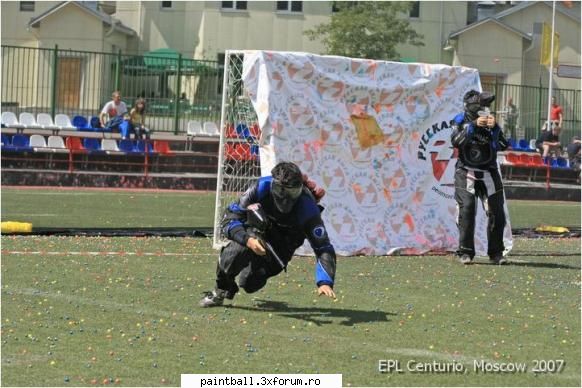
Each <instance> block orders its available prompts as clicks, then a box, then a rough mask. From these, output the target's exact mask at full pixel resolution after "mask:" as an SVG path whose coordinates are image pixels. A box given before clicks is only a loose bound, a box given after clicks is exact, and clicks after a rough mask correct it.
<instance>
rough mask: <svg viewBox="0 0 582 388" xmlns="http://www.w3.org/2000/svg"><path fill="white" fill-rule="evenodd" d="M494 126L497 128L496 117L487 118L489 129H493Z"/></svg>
mask: <svg viewBox="0 0 582 388" xmlns="http://www.w3.org/2000/svg"><path fill="white" fill-rule="evenodd" d="M494 126H495V116H491V115H489V117H487V127H489V128H493V127H494Z"/></svg>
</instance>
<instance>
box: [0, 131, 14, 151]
mask: <svg viewBox="0 0 582 388" xmlns="http://www.w3.org/2000/svg"><path fill="white" fill-rule="evenodd" d="M11 145H12V142H11V141H10V138H9V137H8V135H5V134H2V148H4V147H10V146H11Z"/></svg>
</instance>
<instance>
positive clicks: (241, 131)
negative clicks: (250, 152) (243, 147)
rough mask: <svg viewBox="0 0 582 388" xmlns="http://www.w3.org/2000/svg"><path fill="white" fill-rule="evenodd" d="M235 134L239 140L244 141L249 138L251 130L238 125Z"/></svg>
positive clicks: (243, 125) (241, 124)
mask: <svg viewBox="0 0 582 388" xmlns="http://www.w3.org/2000/svg"><path fill="white" fill-rule="evenodd" d="M236 134H237V135H238V137H239V138H241V139H246V138H248V137H250V136H251V130H250V129H249V126H248V125H246V124H244V123H240V124H239V125H237V126H236Z"/></svg>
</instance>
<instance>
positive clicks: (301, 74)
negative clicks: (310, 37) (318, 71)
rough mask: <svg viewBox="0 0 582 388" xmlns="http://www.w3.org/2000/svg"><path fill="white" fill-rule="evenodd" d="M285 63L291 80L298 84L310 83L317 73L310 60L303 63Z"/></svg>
mask: <svg viewBox="0 0 582 388" xmlns="http://www.w3.org/2000/svg"><path fill="white" fill-rule="evenodd" d="M284 64H285V68H286V70H287V76H288V78H289V80H291V81H293V82H295V83H298V84H306V83H309V82H310V81H311V79H312V78H313V75H314V74H315V68H314V67H313V64H312V63H311V62H309V61H304V62H303V63H298V62H287V63H284Z"/></svg>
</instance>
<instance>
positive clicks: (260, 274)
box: [216, 241, 294, 298]
mask: <svg viewBox="0 0 582 388" xmlns="http://www.w3.org/2000/svg"><path fill="white" fill-rule="evenodd" d="M274 248H275V251H276V252H277V255H278V256H279V258H281V260H282V261H283V262H284V263H285V264H287V263H288V262H289V261H290V260H291V257H292V256H293V252H294V250H291V249H285V247H281V246H276V245H275V246H274ZM281 271H283V268H281V265H280V264H279V263H278V262H277V261H276V259H274V258H272V257H270V255H269V254H267V255H266V256H259V255H257V254H256V253H254V252H253V251H252V250H250V249H249V248H247V247H245V246H242V245H240V244H239V243H237V242H234V241H231V242H229V243H228V245H227V246H225V247H224V248H222V251H221V252H220V258H219V260H218V265H217V267H216V288H218V289H221V290H224V291H227V297H229V298H232V297H234V295H235V294H236V293H237V292H238V290H239V286H240V287H241V288H242V289H243V290H245V291H246V292H247V293H249V294H250V293H253V292H256V291H258V290H260V289H261V288H263V287H264V286H265V284H267V279H269V278H270V277H273V276H276V275H278V274H279V273H280V272H281ZM238 275H240V276H239V279H238V285H237V284H236V281H235V278H236V277H237V276H238Z"/></svg>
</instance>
